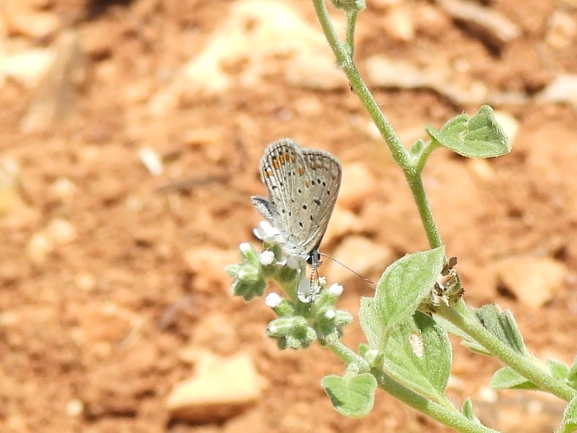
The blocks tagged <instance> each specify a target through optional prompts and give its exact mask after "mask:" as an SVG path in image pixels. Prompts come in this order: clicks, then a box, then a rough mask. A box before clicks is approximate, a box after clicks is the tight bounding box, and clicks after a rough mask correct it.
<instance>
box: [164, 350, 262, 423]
mask: <svg viewBox="0 0 577 433" xmlns="http://www.w3.org/2000/svg"><path fill="white" fill-rule="evenodd" d="M265 386H266V382H265V381H264V379H263V378H261V377H260V376H259V374H258V372H257V371H256V368H255V366H254V363H253V361H252V359H251V358H250V356H248V355H246V354H238V355H235V356H232V357H229V358H220V357H217V356H215V355H213V354H211V353H209V352H202V353H199V355H198V359H197V363H196V368H195V373H194V375H193V376H192V377H191V378H190V379H187V380H185V381H183V382H181V383H179V384H177V385H176V386H175V387H174V389H173V390H172V391H171V392H170V394H169V395H168V397H167V398H166V402H165V405H166V408H167V409H168V411H169V413H170V417H171V418H172V419H181V420H186V421H189V422H197V423H210V422H218V421H222V420H226V419H228V418H231V417H233V416H234V415H237V414H239V413H241V412H244V411H245V410H246V409H248V408H249V407H251V406H252V405H254V404H255V403H256V402H257V401H258V400H259V399H260V398H261V397H262V392H263V389H264V388H265Z"/></svg>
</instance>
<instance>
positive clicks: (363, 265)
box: [325, 236, 393, 283]
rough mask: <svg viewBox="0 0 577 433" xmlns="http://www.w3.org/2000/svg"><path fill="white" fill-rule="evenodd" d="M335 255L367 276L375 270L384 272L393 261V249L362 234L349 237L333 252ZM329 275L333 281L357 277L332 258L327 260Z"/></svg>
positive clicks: (343, 262)
mask: <svg viewBox="0 0 577 433" xmlns="http://www.w3.org/2000/svg"><path fill="white" fill-rule="evenodd" d="M333 256H334V257H335V259H337V260H338V261H339V262H341V263H342V264H344V265H345V266H347V267H349V268H351V269H352V270H353V271H355V272H356V273H358V274H359V275H361V276H363V277H365V278H367V277H368V274H370V273H371V272H374V271H378V272H382V271H384V270H385V268H386V267H387V265H389V264H390V263H391V262H392V261H393V253H392V251H391V250H390V249H389V248H387V247H386V246H383V245H378V244H375V243H374V242H372V241H370V240H369V239H367V238H365V237H362V236H349V237H347V238H346V239H345V240H344V241H343V242H342V243H341V244H340V245H339V246H338V247H337V248H336V250H335V251H334V252H333ZM325 264H326V266H327V269H326V272H327V275H330V277H331V278H330V279H331V281H336V282H339V283H341V282H344V281H346V280H348V279H350V278H356V276H355V275H354V274H353V273H351V271H349V270H348V269H346V268H344V267H343V266H342V265H341V264H339V263H336V262H333V261H332V260H325Z"/></svg>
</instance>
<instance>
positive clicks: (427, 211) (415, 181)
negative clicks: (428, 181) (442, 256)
mask: <svg viewBox="0 0 577 433" xmlns="http://www.w3.org/2000/svg"><path fill="white" fill-rule="evenodd" d="M405 177H406V179H407V182H408V183H409V187H410V188H411V193H412V194H413V199H414V200H415V204H416V205H417V209H418V211H419V215H420V217H421V222H422V223H423V226H424V228H425V233H426V234H427V240H428V241H429V246H430V247H431V249H434V248H438V247H440V246H442V245H443V241H442V240H441V235H440V233H439V229H438V228H437V224H436V223H435V217H434V216H433V212H432V209H431V205H430V204H429V199H428V198H427V193H426V192H425V186H424V185H423V179H422V178H421V175H420V173H417V172H415V171H414V170H412V171H411V172H410V173H406V172H405Z"/></svg>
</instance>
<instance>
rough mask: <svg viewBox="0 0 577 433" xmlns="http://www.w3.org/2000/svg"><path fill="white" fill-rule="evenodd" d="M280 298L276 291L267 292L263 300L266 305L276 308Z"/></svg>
mask: <svg viewBox="0 0 577 433" xmlns="http://www.w3.org/2000/svg"><path fill="white" fill-rule="evenodd" d="M281 301H282V298H281V297H280V295H278V294H277V293H269V294H268V295H267V297H266V298H265V300H264V303H265V304H266V305H267V307H270V308H276V307H278V306H279V305H280V303H281Z"/></svg>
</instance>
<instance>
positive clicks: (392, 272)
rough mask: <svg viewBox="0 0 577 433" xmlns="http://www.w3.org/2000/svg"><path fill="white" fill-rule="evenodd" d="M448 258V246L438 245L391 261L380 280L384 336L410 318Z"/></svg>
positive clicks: (378, 306)
mask: <svg viewBox="0 0 577 433" xmlns="http://www.w3.org/2000/svg"><path fill="white" fill-rule="evenodd" d="M444 261H445V249H444V248H443V247H439V248H435V249H433V250H429V251H423V252H419V253H414V254H408V255H406V256H405V257H403V258H401V259H399V260H397V261H396V262H395V263H393V264H391V265H390V266H389V267H388V268H387V270H386V271H385V273H384V274H383V275H382V277H381V279H380V280H379V282H378V283H377V290H376V293H375V307H376V310H377V312H378V314H379V315H380V320H381V322H382V323H383V325H384V337H385V339H386V336H387V335H388V334H389V333H390V332H391V331H392V330H393V329H394V328H395V327H396V326H397V325H398V324H399V323H402V322H405V321H406V320H407V319H409V318H410V317H411V316H412V315H413V313H414V312H415V311H416V310H417V308H418V307H419V305H420V304H421V302H422V301H423V300H424V299H425V298H426V297H427V296H428V295H429V293H430V292H431V289H432V288H433V286H434V284H435V282H436V281H437V278H438V277H439V275H440V273H441V270H442V269H443V264H444Z"/></svg>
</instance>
